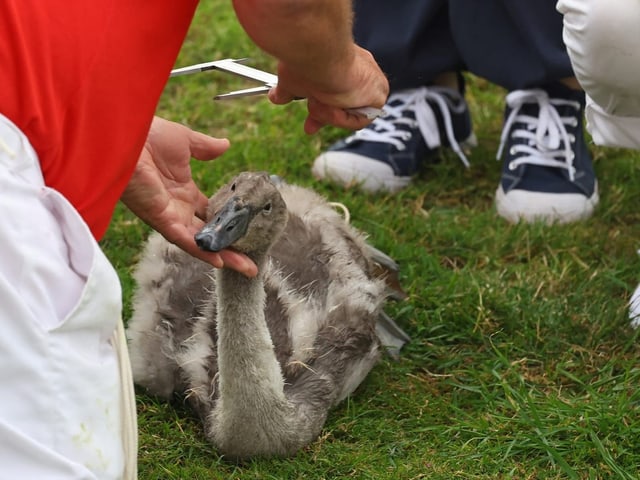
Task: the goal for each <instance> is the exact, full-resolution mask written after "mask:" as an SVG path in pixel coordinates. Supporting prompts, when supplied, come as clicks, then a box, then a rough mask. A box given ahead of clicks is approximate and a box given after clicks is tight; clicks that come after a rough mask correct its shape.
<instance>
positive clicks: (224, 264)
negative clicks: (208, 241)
mask: <svg viewBox="0 0 640 480" xmlns="http://www.w3.org/2000/svg"><path fill="white" fill-rule="evenodd" d="M172 233H173V234H172V235H171V236H168V235H167V236H165V238H166V239H167V240H169V241H170V242H171V243H173V244H174V245H176V246H177V247H179V248H181V249H182V250H184V251H185V252H187V253H188V254H190V255H191V256H193V257H195V258H198V259H200V260H202V261H204V262H207V263H208V264H210V265H211V266H213V267H215V268H231V269H233V270H235V271H237V272H240V273H242V274H243V275H245V276H247V277H255V276H256V275H257V274H258V267H257V266H256V264H255V263H254V262H253V261H252V260H251V259H250V258H249V257H247V256H246V255H244V254H242V253H239V252H235V251H233V250H222V251H220V252H216V253H214V252H205V251H204V250H202V249H200V248H199V247H198V245H196V242H195V240H194V238H193V235H194V234H193V232H191V231H189V230H188V229H187V228H180V229H178V230H173V232H172Z"/></svg>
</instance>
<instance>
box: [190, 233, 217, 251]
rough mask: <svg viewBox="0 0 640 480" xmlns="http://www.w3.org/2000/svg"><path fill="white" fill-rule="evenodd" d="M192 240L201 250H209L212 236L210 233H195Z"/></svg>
mask: <svg viewBox="0 0 640 480" xmlns="http://www.w3.org/2000/svg"><path fill="white" fill-rule="evenodd" d="M194 239H195V241H196V245H198V247H200V248H201V249H202V250H211V246H212V245H213V235H211V234H210V233H202V232H199V233H196V235H195V237H194Z"/></svg>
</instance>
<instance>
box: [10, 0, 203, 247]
mask: <svg viewBox="0 0 640 480" xmlns="http://www.w3.org/2000/svg"><path fill="white" fill-rule="evenodd" d="M197 3H198V2H197V0H146V1H144V0H2V3H1V4H0V5H1V6H0V113H2V114H3V115H5V116H6V117H8V118H9V119H10V120H11V121H13V122H14V123H15V124H16V125H17V126H18V127H19V128H20V129H21V130H22V131H23V132H24V134H25V135H26V136H27V137H28V138H29V140H30V142H31V144H32V145H33V147H34V149H35V150H36V152H37V153H38V156H39V158H40V164H41V167H42V172H43V175H44V179H45V183H46V184H47V185H48V186H50V187H52V188H54V189H56V190H58V191H59V192H61V193H62V194H63V195H64V196H65V197H66V198H67V199H68V200H69V201H70V202H71V203H72V204H73V205H74V206H75V208H76V209H77V210H78V211H79V212H80V214H81V215H82V217H83V218H84V219H85V221H86V222H87V224H88V225H89V227H90V228H91V231H92V232H93V234H94V236H95V237H96V238H97V239H100V238H101V237H102V236H103V235H104V232H105V231H106V229H107V226H108V224H109V221H110V219H111V216H112V214H113V210H114V208H115V205H116V203H117V201H118V199H119V197H120V195H121V194H122V192H123V190H124V188H125V186H126V184H127V182H128V180H129V178H130V176H131V173H132V171H133V169H134V166H135V164H136V160H137V158H138V156H139V153H140V151H141V150H142V147H143V145H144V141H145V138H146V134H147V131H148V129H149V125H150V124H151V120H152V118H153V114H154V111H155V108H156V104H157V102H158V99H159V97H160V95H161V93H162V90H163V88H164V85H165V84H166V82H167V79H168V77H169V73H170V71H171V68H172V67H173V64H174V62H175V59H176V57H177V55H178V52H179V50H180V47H181V45H182V42H183V40H184V37H185V35H186V32H187V29H188V27H189V24H190V23H191V20H192V17H193V14H194V11H195V8H196V6H197Z"/></svg>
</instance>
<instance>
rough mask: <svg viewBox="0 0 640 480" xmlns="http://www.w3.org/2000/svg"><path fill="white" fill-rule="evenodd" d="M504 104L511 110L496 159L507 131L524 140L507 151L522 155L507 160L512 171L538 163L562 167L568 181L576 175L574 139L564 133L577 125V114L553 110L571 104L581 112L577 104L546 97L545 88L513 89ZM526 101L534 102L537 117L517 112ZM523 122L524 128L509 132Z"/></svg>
mask: <svg viewBox="0 0 640 480" xmlns="http://www.w3.org/2000/svg"><path fill="white" fill-rule="evenodd" d="M506 101H507V105H509V107H510V108H511V113H509V116H508V117H507V120H506V121H505V124H504V128H503V129H502V135H501V137H500V147H499V148H498V155H497V158H498V160H500V159H501V158H502V150H503V149H504V146H505V144H506V142H507V140H508V136H509V133H511V137H512V138H523V139H526V140H528V142H527V143H522V144H516V145H513V146H512V147H511V151H510V152H509V153H510V154H511V155H512V156H515V155H518V154H522V155H521V156H518V157H517V158H515V159H514V160H512V161H511V162H510V163H509V168H510V169H512V170H515V169H516V168H518V167H519V166H520V165H524V164H530V165H541V166H544V167H556V168H563V169H565V170H567V171H568V172H569V178H570V179H571V181H573V180H574V178H575V173H576V169H575V167H574V166H573V160H574V157H575V154H574V153H573V149H572V148H571V144H572V143H573V142H575V136H574V135H571V134H569V133H568V132H567V128H566V127H567V126H570V127H576V126H577V125H578V119H577V117H576V116H571V117H562V116H560V114H559V113H558V110H557V109H556V107H555V106H556V105H557V106H566V105H570V106H572V107H573V108H575V109H576V110H577V111H578V114H579V112H580V103H578V102H575V101H571V100H564V99H558V98H549V95H548V94H547V92H545V91H544V90H516V91H513V92H511V93H509V94H508V95H507V98H506ZM525 103H537V104H538V107H539V113H538V116H537V117H532V116H530V115H524V114H521V113H520V110H521V108H522V106H523V105H524V104H525ZM516 122H517V123H522V124H525V125H526V128H516V129H514V130H513V131H511V127H512V126H513V124H514V123H516Z"/></svg>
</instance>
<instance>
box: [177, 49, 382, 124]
mask: <svg viewBox="0 0 640 480" xmlns="http://www.w3.org/2000/svg"><path fill="white" fill-rule="evenodd" d="M245 60H246V59H233V58H225V59H223V60H215V61H213V62H205V63H198V64H196V65H190V66H188V67H182V68H176V69H174V70H171V75H169V76H170V77H177V76H180V75H190V74H192V73H198V72H206V71H207V70H221V71H223V72H228V73H232V74H234V75H238V76H240V77H243V78H248V79H250V80H255V81H258V82H262V84H263V85H262V86H260V87H254V88H245V89H242V90H235V91H233V92H228V93H222V94H220V95H216V96H215V97H213V98H214V100H226V99H231V98H238V97H246V96H249V95H262V94H266V93H267V92H268V91H269V90H271V89H272V88H273V87H275V86H276V85H277V84H278V76H277V75H274V74H272V73H268V72H264V71H262V70H258V69H257V68H253V67H249V66H247V65H244V64H242V63H240V62H243V61H245ZM347 111H348V112H349V113H355V114H357V115H362V116H364V117H366V118H368V119H370V120H373V119H374V118H376V117H380V116H382V115H384V111H383V110H382V109H380V108H374V107H359V108H349V109H347Z"/></svg>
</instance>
